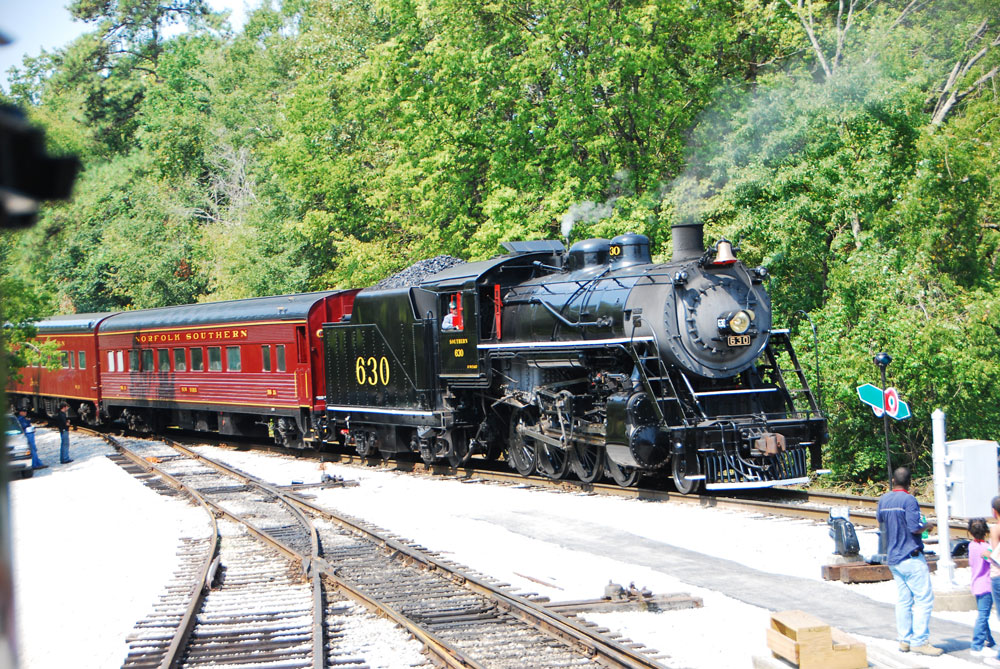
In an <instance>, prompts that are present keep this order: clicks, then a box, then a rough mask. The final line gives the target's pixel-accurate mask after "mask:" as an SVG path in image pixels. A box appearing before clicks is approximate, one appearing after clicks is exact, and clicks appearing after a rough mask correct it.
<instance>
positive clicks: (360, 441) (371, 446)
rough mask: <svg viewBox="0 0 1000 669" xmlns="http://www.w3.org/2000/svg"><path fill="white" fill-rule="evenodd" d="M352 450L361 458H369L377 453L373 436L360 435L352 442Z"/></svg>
mask: <svg viewBox="0 0 1000 669" xmlns="http://www.w3.org/2000/svg"><path fill="white" fill-rule="evenodd" d="M354 450H355V451H356V452H357V454H358V455H360V456H361V457H363V458H370V457H372V456H374V455H375V453H376V452H377V451H378V448H377V443H376V441H375V435H368V434H367V433H361V434H360V435H359V436H358V437H356V438H355V440H354Z"/></svg>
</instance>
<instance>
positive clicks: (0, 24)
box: [0, 0, 260, 89]
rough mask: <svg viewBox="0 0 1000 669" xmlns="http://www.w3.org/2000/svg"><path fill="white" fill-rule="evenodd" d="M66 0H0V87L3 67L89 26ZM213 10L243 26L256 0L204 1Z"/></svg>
mask: <svg viewBox="0 0 1000 669" xmlns="http://www.w3.org/2000/svg"><path fill="white" fill-rule="evenodd" d="M69 3H70V0H0V33H2V34H3V35H4V36H6V37H7V39H9V40H10V41H11V43H10V44H8V45H6V46H0V86H2V87H3V88H5V89H6V88H7V83H8V82H7V70H9V69H10V68H11V67H12V66H20V65H21V62H22V59H23V58H24V56H25V55H28V56H37V55H38V54H39V53H40V52H41V50H42V49H45V50H47V51H51V50H53V49H55V48H57V47H61V46H64V45H65V44H67V43H69V42H70V41H72V40H73V39H74V38H76V37H77V36H79V35H81V34H83V33H85V32H87V30H88V29H90V28H91V26H90V25H88V24H85V23H83V22H82V21H75V20H74V19H73V17H72V16H71V15H70V13H69V10H67V9H66V5H68V4H69ZM208 4H209V5H210V6H211V7H212V9H214V10H216V11H222V10H225V9H228V10H230V11H231V12H232V13H231V14H230V17H229V20H230V23H231V24H232V25H233V27H234V28H236V29H239V28H240V27H242V26H243V22H244V19H245V16H246V5H247V4H249V5H251V6H257V5H259V4H260V2H259V0H257V1H256V2H254V1H253V0H247V1H245V0H208Z"/></svg>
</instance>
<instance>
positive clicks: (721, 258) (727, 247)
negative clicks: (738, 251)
mask: <svg viewBox="0 0 1000 669" xmlns="http://www.w3.org/2000/svg"><path fill="white" fill-rule="evenodd" d="M734 262H736V256H735V255H734V254H733V244H732V242H730V241H729V240H728V239H720V240H719V241H718V242H717V243H716V245H715V260H713V261H712V264H713V265H732V264H733V263H734Z"/></svg>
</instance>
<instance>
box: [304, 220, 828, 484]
mask: <svg viewBox="0 0 1000 669" xmlns="http://www.w3.org/2000/svg"><path fill="white" fill-rule="evenodd" d="M702 234H703V233H702V228H701V226H700V225H689V226H675V227H674V231H673V243H674V253H673V258H672V259H671V261H670V262H669V263H665V264H653V263H652V262H651V258H650V251H649V241H648V239H646V238H645V237H643V236H641V235H621V236H619V237H616V238H615V239H613V240H610V241H608V240H603V239H591V240H587V241H584V242H579V243H577V244H574V245H573V247H572V248H571V249H570V250H569V251H568V252H566V251H565V249H564V247H563V246H562V244H561V243H559V242H512V243H507V244H505V247H506V248H507V250H508V251H509V253H508V254H507V255H505V256H501V257H498V258H494V259H491V260H487V261H482V262H474V263H466V264H461V265H457V266H455V267H452V268H449V269H446V270H444V271H442V272H439V273H437V274H434V275H432V276H430V277H427V278H425V279H424V280H422V281H420V282H419V283H418V284H417V285H412V286H406V287H402V288H392V289H387V290H375V289H366V290H363V291H361V292H360V293H358V294H357V295H356V297H355V302H354V309H353V313H352V315H351V318H350V320H349V321H344V322H336V323H329V324H327V325H325V326H324V333H323V334H324V337H323V338H324V346H325V349H326V355H325V359H326V375H327V398H326V399H327V405H326V411H327V415H328V420H329V425H327V426H326V431H327V432H328V433H336V434H339V435H341V437H342V438H343V440H344V441H345V443H347V444H349V445H352V446H353V447H354V448H355V449H356V450H357V451H358V452H359V453H361V454H365V455H370V454H375V453H381V454H384V455H391V454H394V453H401V452H416V453H419V454H420V456H421V457H422V458H423V459H424V460H425V461H427V462H433V461H440V460H444V461H448V462H450V463H451V464H453V465H458V464H460V463H462V462H464V461H465V460H467V459H468V458H469V457H471V456H473V455H479V456H483V457H486V458H495V457H497V456H499V455H500V454H501V453H505V455H506V458H507V460H508V461H509V462H510V464H511V466H512V467H514V468H515V469H516V470H517V471H518V472H520V473H522V474H525V475H527V474H530V473H532V472H534V471H536V470H537V471H538V472H541V473H542V474H544V475H546V476H550V477H552V478H562V477H565V476H567V475H569V472H571V471H572V472H573V473H574V474H575V475H576V476H577V477H578V478H580V479H581V480H583V481H586V482H591V481H594V480H596V479H598V478H600V477H601V476H602V475H603V474H605V473H607V474H608V475H610V476H611V477H612V478H613V479H614V480H615V481H616V482H617V483H619V484H620V485H623V486H627V485H632V484H634V483H635V482H636V481H637V480H638V478H639V477H640V476H641V475H644V474H646V475H650V474H657V473H660V472H669V474H670V475H671V476H672V478H673V480H674V483H675V485H676V487H677V488H678V490H680V491H682V492H685V493H690V492H694V491H695V490H696V489H698V488H699V487H700V486H701V484H702V482H704V483H706V484H707V487H708V488H709V489H721V488H742V487H763V486H772V485H782V484H792V483H801V482H805V481H807V480H808V478H807V476H808V470H809V468H810V466H811V467H812V468H818V467H819V464H820V448H821V445H822V443H823V442H824V440H825V439H826V419H825V418H824V417H823V416H822V414H821V412H820V411H819V408H818V405H817V402H816V399H815V396H814V395H813V393H812V392H811V390H810V389H809V387H808V384H807V382H806V379H805V376H804V374H803V372H802V370H801V368H800V365H799V363H798V360H797V358H796V356H795V353H794V351H793V350H792V346H791V342H790V340H789V337H788V332H787V331H786V330H777V329H773V328H772V321H771V306H770V300H769V297H768V295H767V292H766V290H765V289H764V285H763V282H764V281H765V279H766V278H767V272H766V270H765V269H763V268H748V267H746V266H745V265H744V264H743V263H741V262H740V261H739V260H737V259H736V258H735V256H734V255H733V252H732V246H731V244H730V243H729V242H727V241H725V240H720V241H719V242H718V243H717V244H716V245H715V246H714V247H713V248H711V249H709V250H708V251H706V250H705V249H704V248H703V238H702ZM807 456H808V459H809V460H810V461H811V462H808V461H807Z"/></svg>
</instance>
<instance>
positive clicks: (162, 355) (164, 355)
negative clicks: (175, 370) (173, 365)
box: [156, 348, 170, 372]
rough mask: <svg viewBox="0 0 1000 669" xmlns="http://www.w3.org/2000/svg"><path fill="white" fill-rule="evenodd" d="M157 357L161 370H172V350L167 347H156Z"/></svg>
mask: <svg viewBox="0 0 1000 669" xmlns="http://www.w3.org/2000/svg"><path fill="white" fill-rule="evenodd" d="M156 359H157V362H158V363H159V365H158V367H159V370H160V371H161V372H169V371H170V351H169V350H168V349H165V348H158V349H156Z"/></svg>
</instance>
